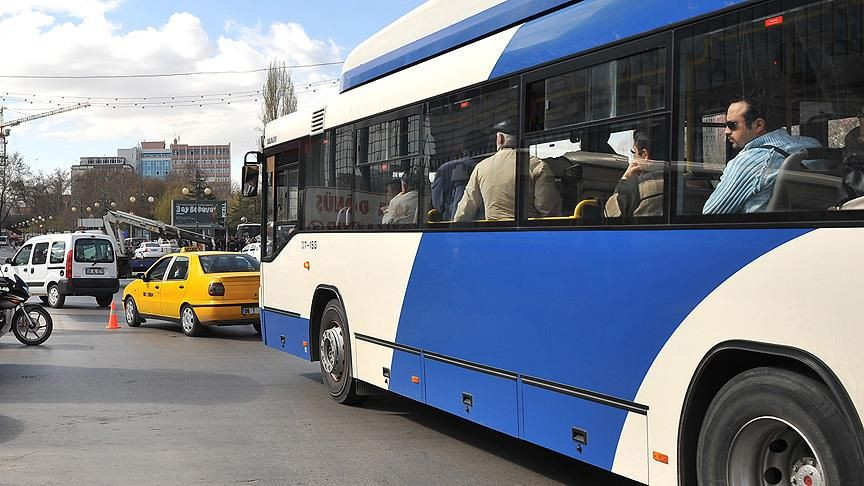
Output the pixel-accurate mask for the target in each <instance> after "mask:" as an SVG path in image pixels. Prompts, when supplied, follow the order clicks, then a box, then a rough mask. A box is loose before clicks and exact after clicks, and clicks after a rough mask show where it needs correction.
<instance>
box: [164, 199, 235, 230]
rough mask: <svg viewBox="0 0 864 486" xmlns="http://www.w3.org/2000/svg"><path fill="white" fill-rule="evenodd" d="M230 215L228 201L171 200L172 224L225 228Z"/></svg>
mask: <svg viewBox="0 0 864 486" xmlns="http://www.w3.org/2000/svg"><path fill="white" fill-rule="evenodd" d="M227 217H228V203H227V202H226V201H198V202H195V201H189V200H187V199H183V200H179V201H178V200H172V201H171V224H172V225H174V226H182V227H186V228H188V227H194V226H198V228H223V227H224V226H225V219H226V218H227Z"/></svg>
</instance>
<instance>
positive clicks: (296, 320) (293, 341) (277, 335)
mask: <svg viewBox="0 0 864 486" xmlns="http://www.w3.org/2000/svg"><path fill="white" fill-rule="evenodd" d="M261 329H262V330H263V338H264V344H266V345H267V346H270V347H271V348H276V349H278V350H280V351H286V352H288V353H291V354H293V355H294V356H299V357H301V358H304V359H307V360H308V359H309V319H304V318H302V317H294V316H290V315H287V314H283V313H280V312H274V311H272V310H270V309H267V308H263V309H261ZM283 337H284V338H285V342H284V343H283V342H282V338H283ZM316 338H317V336H316ZM304 342H305V343H306V346H303V343H304Z"/></svg>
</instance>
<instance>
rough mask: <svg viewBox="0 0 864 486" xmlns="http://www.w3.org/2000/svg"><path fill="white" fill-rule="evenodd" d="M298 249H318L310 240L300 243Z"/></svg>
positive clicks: (316, 243) (316, 244) (315, 243)
mask: <svg viewBox="0 0 864 486" xmlns="http://www.w3.org/2000/svg"><path fill="white" fill-rule="evenodd" d="M300 249H301V250H317V249H318V242H317V241H315V240H311V241H305V240H303V241H301V242H300Z"/></svg>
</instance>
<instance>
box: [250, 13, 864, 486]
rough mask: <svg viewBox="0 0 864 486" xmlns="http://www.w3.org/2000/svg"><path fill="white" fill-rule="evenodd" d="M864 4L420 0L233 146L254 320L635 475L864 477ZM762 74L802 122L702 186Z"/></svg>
mask: <svg viewBox="0 0 864 486" xmlns="http://www.w3.org/2000/svg"><path fill="white" fill-rule="evenodd" d="M862 12H864V0H824V1H803V0H782V1H781V0H771V1H744V0H662V1H661V0H643V1H638V2H632V1H623V0H582V1H559V0H543V1H539V0H534V1H527V0H503V1H502V0H476V1H471V2H455V1H446V0H430V1H428V2H426V3H424V4H423V5H422V6H420V7H418V8H417V9H416V10H414V11H412V12H410V13H409V14H407V15H406V16H404V17H403V18H401V19H400V20H398V21H397V22H395V23H393V24H391V25H390V26H388V27H386V28H385V29H383V30H382V31H380V32H378V33H377V34H375V35H374V36H373V37H371V38H369V39H368V40H367V41H365V42H364V43H362V44H360V45H359V46H358V47H357V48H355V49H354V50H353V51H352V52H351V53H350V55H349V56H348V57H347V58H346V61H345V63H344V66H343V71H342V75H341V86H340V90H339V93H338V95H336V96H333V97H332V98H330V99H329V100H327V101H326V102H325V103H322V104H321V105H319V106H313V107H309V108H310V109H308V110H303V111H300V112H297V113H293V114H291V115H288V116H286V117H283V118H280V119H277V120H275V121H273V122H271V123H269V124H268V125H267V126H266V128H265V140H266V144H265V148H264V150H263V152H262V153H253V155H252V156H251V157H249V155H248V154H247V164H246V165H244V172H245V174H244V180H251V181H257V177H256V175H255V174H256V171H260V172H261V174H262V177H261V180H262V183H261V188H260V196H261V198H262V201H263V203H262V204H263V208H262V209H263V210H262V223H261V224H262V235H261V237H262V242H261V245H262V258H261V259H262V265H261V286H262V289H261V298H260V302H261V311H262V312H261V314H262V334H263V340H264V342H265V343H266V345H267V346H270V347H273V348H275V349H278V350H282V351H285V352H287V353H290V354H293V355H296V356H299V357H301V358H303V359H306V360H312V361H319V362H320V370H321V375H322V377H323V381H324V384H325V388H326V391H327V392H328V393H329V395H330V396H331V397H332V398H333V399H334V400H335V401H337V402H340V403H346V404H348V403H360V402H362V401H363V399H364V398H365V397H366V396H368V395H369V394H370V393H373V392H375V391H377V390H381V389H383V390H387V391H389V392H392V393H396V394H399V395H403V396H405V397H408V398H411V399H413V400H416V401H418V402H422V403H424V404H427V405H429V406H431V407H435V408H438V409H440V410H443V411H446V412H449V413H451V414H453V415H455V416H457V417H461V418H462V419H465V420H468V421H472V422H475V423H477V424H481V425H483V426H486V427H489V428H491V429H494V430H497V431H500V432H502V433H504V434H507V435H510V436H513V437H517V438H520V439H523V440H525V441H527V442H530V443H534V444H538V445H540V446H543V447H546V448H548V449H551V450H554V451H557V452H559V453H561V454H565V455H567V456H570V457H572V458H574V459H577V460H580V461H584V462H586V463H589V464H592V465H594V466H597V467H599V468H603V469H606V470H608V471H611V472H613V473H615V474H618V475H620V476H624V477H627V478H630V479H632V480H635V481H637V482H641V483H644V484H651V485H655V484H657V485H671V484H686V485H690V484H701V485H708V484H711V485H719V484H726V485H736V486H739V485H768V484H786V485H789V484H792V485H852V484H862V481H864V455H862V450H864V429H862V423H861V413H862V410H864V374H862V373H864V358H862V354H861V352H860V348H859V346H860V345H861V344H862V343H864V326H862V325H861V319H862V313H861V308H860V307H859V306H858V301H859V298H860V297H859V296H858V288H859V285H858V284H856V281H857V280H856V278H857V277H856V275H857V273H856V272H857V270H855V269H856V268H858V267H857V265H864V257H862V256H861V251H860V249H861V248H864V228H862V216H864V213H862V212H861V210H860V208H862V207H864V206H862V204H861V201H862V200H861V199H860V197H861V196H862V195H864V192H862V191H859V189H858V187H859V186H860V180H861V176H862V171H861V166H862V165H864V164H862V163H859V162H857V161H856V159H855V157H856V156H855V147H856V146H857V145H856V144H859V143H864V142H862V138H864V137H862V136H861V128H860V124H861V121H862V119H864V69H862V68H861V66H862V65H864V62H862V61H864V34H862V30H864V13H862ZM750 92H754V93H757V95H756V96H758V97H759V98H758V99H760V100H763V101H761V102H760V103H759V104H758V105H759V106H764V107H765V109H764V112H759V113H755V112H750V115H752V119H747V120H745V121H743V122H742V123H743V124H745V125H746V126H747V127H748V130H749V129H750V127H751V126H753V127H756V126H764V127H765V128H766V131H767V130H768V128H771V130H772V131H771V133H774V131H773V130H774V129H775V128H776V129H777V130H780V131H781V132H782V134H783V135H784V136H785V137H787V138H788V137H793V139H794V140H799V141H800V140H805V138H803V137H807V138H806V140H809V141H810V146H809V148H806V149H804V150H798V149H797V148H796V150H794V151H791V152H787V151H784V150H783V149H781V148H780V147H773V148H772V147H768V148H767V149H766V151H765V152H762V153H768V152H770V154H771V155H770V157H771V158H770V159H765V160H766V161H767V160H771V161H776V160H779V161H780V162H771V164H774V165H771V166H770V167H769V166H768V162H763V163H762V164H763V165H762V166H759V171H760V172H757V173H756V174H758V175H759V179H758V180H757V179H753V181H754V184H757V185H756V186H754V187H755V189H753V193H752V194H756V190H757V189H759V190H762V192H760V193H759V194H762V195H763V196H764V197H765V200H764V201H762V204H761V206H759V207H755V206H754V208H755V209H753V210H746V211H743V210H740V209H739V210H735V211H727V212H724V213H722V214H714V213H713V212H712V211H709V210H708V208H709V207H710V205H709V204H706V202H707V201H709V198H711V195H712V194H713V193H714V192H715V190H716V188H717V187H718V185H719V184H722V183H723V182H721V181H722V180H726V181H727V182H726V183H727V184H732V183H734V182H735V181H734V179H733V177H734V176H733V175H732V174H733V172H732V170H733V169H734V167H733V164H730V161H734V160H736V159H735V157H736V156H737V152H736V150H735V149H734V148H733V145H732V144H730V143H729V140H728V139H727V135H729V134H730V133H731V134H734V133H735V131H736V130H738V129H739V128H741V126H740V125H737V124H736V122H733V121H731V120H729V119H727V109H729V107H730V103H731V102H732V101H733V100H736V98H737V97H740V96H742V95H744V94H746V93H750ZM754 99H755V98H754ZM748 103H750V102H748ZM747 106H750V107H754V106H757V104H755V103H750V104H748V105H747ZM754 110H755V108H754ZM760 123H761V125H758V124H760ZM778 133H780V132H778ZM645 134H647V136H646V135H645ZM730 136H731V135H730ZM739 148H740V147H739ZM777 157H779V159H776V158H777ZM637 158H639V159H640V160H637ZM495 164H497V165H495ZM508 164H509V165H508ZM634 164H635V166H636V167H638V168H639V172H638V179H637V180H638V181H639V182H638V187H637V189H638V191H637V193H636V196H634V195H633V194H634V193H633V192H632V186H631V188H630V189H626V188H625V187H623V186H622V184H624V182H623V181H626V180H627V178H626V177H624V176H625V174H626V173H627V172H628V171H629V170H630V168H631V166H634ZM727 164H729V166H727ZM778 164H779V165H778ZM490 167H491V168H492V169H490ZM495 168H497V169H495ZM511 171H512V172H511ZM631 175H632V174H631ZM247 176H248V177H247ZM649 176H650V177H649ZM622 177H624V180H623V181H622ZM721 178H722V179H721ZM490 181H491V182H490ZM643 182H645V187H644V188H643ZM484 184H485V185H486V187H487V188H489V189H488V191H486V192H485V193H484V192H483V191H484ZM478 187H479V188H480V189H479V194H480V196H481V201H480V204H479V206H478V204H477V194H478V189H477V188H478ZM748 187H749V186H748ZM760 188H761V189H760ZM251 189H254V191H253V190H251ZM251 189H250V191H249V192H250V193H256V192H257V189H258V187H257V186H255V187H253V188H251ZM643 189H644V190H643ZM763 189H764V190H763ZM628 191H630V192H628ZM484 194H486V195H488V196H487V198H488V199H487V200H485V201H484V200H482V196H483V195H484ZM622 195H626V197H624V196H622ZM493 197H494V198H495V199H494V201H493V200H492V199H493ZM634 197H635V198H636V199H634ZM748 197H749V196H748ZM649 199H650V201H649Z"/></svg>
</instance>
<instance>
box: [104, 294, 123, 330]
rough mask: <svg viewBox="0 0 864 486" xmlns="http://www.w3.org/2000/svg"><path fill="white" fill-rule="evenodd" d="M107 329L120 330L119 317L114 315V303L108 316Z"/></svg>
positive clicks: (112, 302)
mask: <svg viewBox="0 0 864 486" xmlns="http://www.w3.org/2000/svg"><path fill="white" fill-rule="evenodd" d="M105 329H120V325H119V324H117V316H116V315H115V314H114V301H113V300H112V301H111V313H110V314H108V325H107V326H105Z"/></svg>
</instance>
